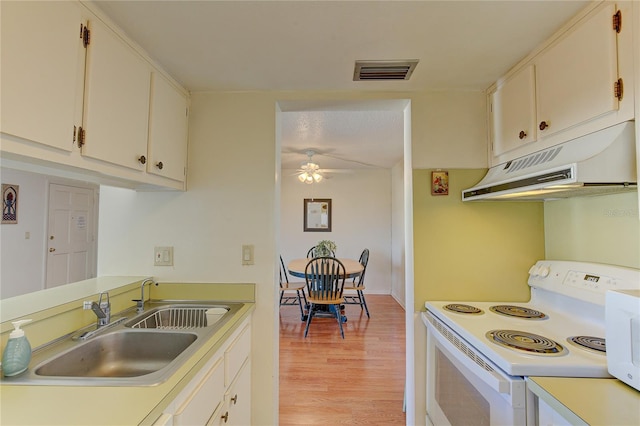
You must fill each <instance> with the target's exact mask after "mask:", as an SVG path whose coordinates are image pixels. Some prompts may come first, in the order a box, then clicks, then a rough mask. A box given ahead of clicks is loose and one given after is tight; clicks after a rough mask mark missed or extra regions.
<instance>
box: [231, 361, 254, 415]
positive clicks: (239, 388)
mask: <svg viewBox="0 0 640 426" xmlns="http://www.w3.org/2000/svg"><path fill="white" fill-rule="evenodd" d="M225 404H226V405H227V412H228V416H229V417H228V420H227V425H232V426H233V425H238V426H245V425H250V424H251V359H247V361H246V362H245V364H244V365H243V367H242V368H241V369H240V372H239V373H238V376H237V377H236V380H235V381H234V382H233V384H232V385H231V386H230V387H229V390H228V391H227V393H226V394H225Z"/></svg>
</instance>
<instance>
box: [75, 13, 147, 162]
mask: <svg viewBox="0 0 640 426" xmlns="http://www.w3.org/2000/svg"><path fill="white" fill-rule="evenodd" d="M88 26H89V29H90V31H91V42H90V44H89V47H88V48H87V63H86V78H85V101H84V131H85V134H84V144H83V146H82V155H84V156H86V157H91V158H96V159H99V160H103V161H107V162H110V163H114V164H118V165H121V166H125V167H128V168H131V169H136V170H145V164H146V162H147V158H146V157H147V138H148V122H149V91H150V87H151V68H150V66H149V64H148V63H147V62H146V61H144V60H143V58H142V57H141V56H139V55H138V54H137V53H136V52H135V51H134V50H132V49H131V48H130V47H129V46H127V45H126V44H125V43H124V41H123V40H122V39H121V38H120V37H119V36H118V35H117V34H115V33H114V32H113V31H111V30H110V29H109V28H107V27H106V26H105V25H104V24H103V23H102V22H100V21H99V20H97V19H95V20H91V21H90V22H89V25H88Z"/></svg>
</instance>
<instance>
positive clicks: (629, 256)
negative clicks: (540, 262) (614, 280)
mask: <svg viewBox="0 0 640 426" xmlns="http://www.w3.org/2000/svg"><path fill="white" fill-rule="evenodd" d="M544 220H545V244H546V252H547V257H548V258H549V259H559V260H578V261H583V262H599V263H610V264H612V265H620V266H627V267H632V268H640V221H639V220H638V193H637V191H636V192H631V193H626V194H615V195H606V196H597V197H582V198H569V199H566V200H557V201H547V202H546V204H545V207H544Z"/></svg>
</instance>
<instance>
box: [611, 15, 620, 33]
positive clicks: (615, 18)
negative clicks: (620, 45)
mask: <svg viewBox="0 0 640 426" xmlns="http://www.w3.org/2000/svg"><path fill="white" fill-rule="evenodd" d="M613 30H614V31H615V32H617V33H620V31H621V30H622V12H621V11H619V10H618V11H617V12H616V13H614V14H613Z"/></svg>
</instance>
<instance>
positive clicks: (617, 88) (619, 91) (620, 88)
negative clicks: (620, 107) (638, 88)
mask: <svg viewBox="0 0 640 426" xmlns="http://www.w3.org/2000/svg"><path fill="white" fill-rule="evenodd" d="M623 95H624V85H623V84H622V79H621V78H619V79H618V81H616V82H614V83H613V96H615V97H616V98H618V101H621V100H622V96H623Z"/></svg>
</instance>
